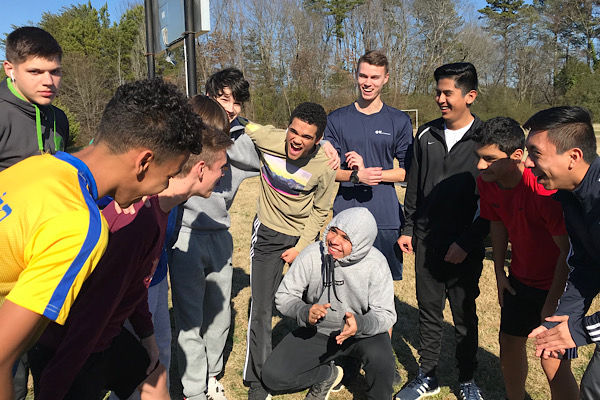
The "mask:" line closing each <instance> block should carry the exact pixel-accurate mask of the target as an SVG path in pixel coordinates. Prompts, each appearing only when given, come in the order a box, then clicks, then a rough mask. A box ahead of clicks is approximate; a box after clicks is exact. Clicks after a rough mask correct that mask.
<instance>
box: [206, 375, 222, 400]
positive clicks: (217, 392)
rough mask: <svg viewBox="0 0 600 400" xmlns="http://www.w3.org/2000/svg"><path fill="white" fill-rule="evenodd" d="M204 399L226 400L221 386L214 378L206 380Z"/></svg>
mask: <svg viewBox="0 0 600 400" xmlns="http://www.w3.org/2000/svg"><path fill="white" fill-rule="evenodd" d="M206 398H207V399H208V400H227V396H225V388H224V387H223V384H222V383H221V382H219V381H218V380H217V378H215V377H214V376H213V377H210V378H208V390H207V391H206Z"/></svg>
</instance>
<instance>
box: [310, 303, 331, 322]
mask: <svg viewBox="0 0 600 400" xmlns="http://www.w3.org/2000/svg"><path fill="white" fill-rule="evenodd" d="M329 307H331V304H330V303H327V304H313V305H312V307H311V308H310V310H308V323H309V324H311V325H315V324H316V323H317V322H319V320H320V319H322V318H325V315H327V309H328V308H329Z"/></svg>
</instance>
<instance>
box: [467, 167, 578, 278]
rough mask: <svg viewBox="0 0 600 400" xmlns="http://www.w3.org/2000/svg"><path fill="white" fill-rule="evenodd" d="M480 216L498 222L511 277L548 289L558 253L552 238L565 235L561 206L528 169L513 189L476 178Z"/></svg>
mask: <svg viewBox="0 0 600 400" xmlns="http://www.w3.org/2000/svg"><path fill="white" fill-rule="evenodd" d="M477 187H478V188H479V195H480V209H481V217H482V218H485V219H488V220H490V221H501V222H502V223H503V224H504V226H505V227H506V229H507V231H508V237H509V240H510V242H511V244H512V262H511V265H510V274H511V275H512V276H514V277H515V278H517V279H518V280H519V281H520V282H522V283H524V284H526V285H528V286H533V287H536V288H540V289H544V290H548V289H550V286H551V284H552V278H553V277H554V270H555V268H556V260H557V258H558V255H559V253H560V250H559V249H558V246H556V243H554V240H553V239H552V236H561V235H565V234H566V233H567V230H566V228H565V221H564V217H563V212H562V208H561V205H560V203H559V202H558V201H556V200H554V199H553V198H552V197H550V196H551V195H552V194H554V193H555V191H550V190H546V189H544V187H543V186H542V185H540V184H539V183H538V182H537V180H536V178H535V176H534V175H533V173H532V172H531V170H530V169H529V168H525V170H524V172H523V179H521V181H520V182H519V184H518V185H517V186H516V187H515V188H514V189H508V190H503V189H500V187H498V184H496V182H484V181H483V179H481V177H478V178H477Z"/></svg>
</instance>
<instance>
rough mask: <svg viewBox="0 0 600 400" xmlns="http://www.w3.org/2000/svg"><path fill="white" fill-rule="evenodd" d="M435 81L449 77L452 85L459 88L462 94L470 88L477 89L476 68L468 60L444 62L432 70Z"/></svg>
mask: <svg viewBox="0 0 600 400" xmlns="http://www.w3.org/2000/svg"><path fill="white" fill-rule="evenodd" d="M433 77H434V78H435V81H436V82H439V81H440V79H443V78H450V79H452V80H453V81H454V86H456V87H457V88H458V89H460V91H461V93H462V95H463V96H465V95H466V94H467V93H469V92H470V91H471V90H477V87H478V83H477V70H476V69H475V66H474V65H473V64H471V63H468V62H461V63H452V64H445V65H442V66H441V67H438V68H437V69H436V70H435V71H434V72H433Z"/></svg>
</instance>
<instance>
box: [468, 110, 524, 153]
mask: <svg viewBox="0 0 600 400" xmlns="http://www.w3.org/2000/svg"><path fill="white" fill-rule="evenodd" d="M472 138H473V141H474V142H475V143H479V144H480V145H482V146H488V145H496V146H498V149H499V150H500V151H502V152H504V153H506V155H507V156H510V155H511V154H512V153H514V152H515V151H516V150H517V149H521V150H523V149H524V148H525V133H524V132H523V129H521V125H519V123H518V122H517V121H515V120H514V119H512V118H508V117H495V118H491V119H488V120H487V121H486V122H485V123H484V124H483V125H482V126H481V127H480V128H479V129H478V130H476V131H475V133H474V134H473V137H472Z"/></svg>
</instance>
